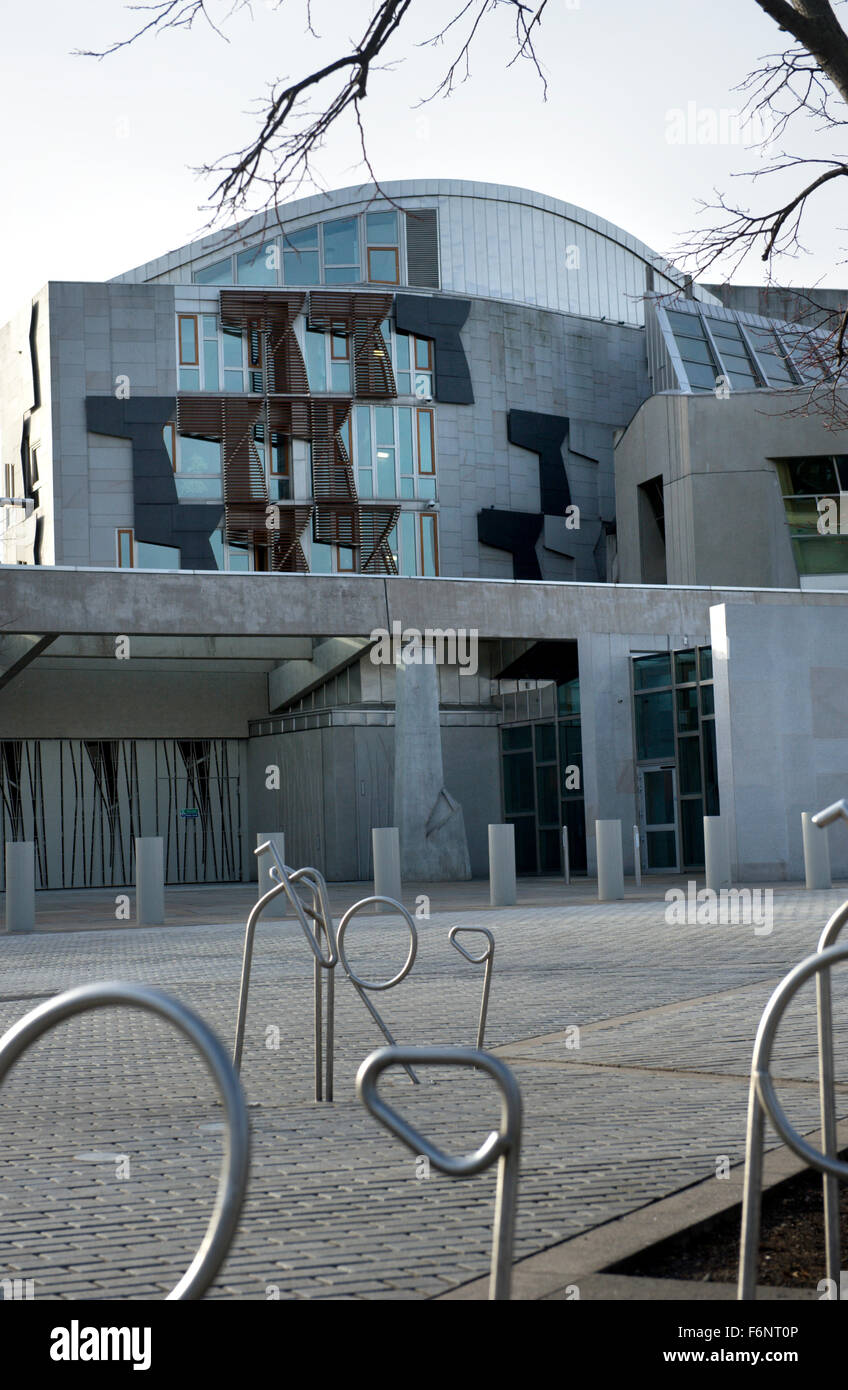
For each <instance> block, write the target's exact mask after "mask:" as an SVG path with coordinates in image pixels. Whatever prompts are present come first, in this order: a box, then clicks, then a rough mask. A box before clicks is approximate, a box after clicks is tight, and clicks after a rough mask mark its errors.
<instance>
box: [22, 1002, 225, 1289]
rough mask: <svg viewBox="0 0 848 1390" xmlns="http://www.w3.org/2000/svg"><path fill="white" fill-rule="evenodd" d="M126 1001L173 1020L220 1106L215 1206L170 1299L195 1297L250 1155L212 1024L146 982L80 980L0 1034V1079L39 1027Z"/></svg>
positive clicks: (218, 1259) (211, 1271) (210, 1270)
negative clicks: (221, 1132)
mask: <svg viewBox="0 0 848 1390" xmlns="http://www.w3.org/2000/svg"><path fill="white" fill-rule="evenodd" d="M122 1005H126V1006H127V1007H129V1008H135V1009H146V1010H147V1011H148V1012H149V1013H153V1014H158V1015H159V1016H160V1018H164V1019H166V1020H167V1022H169V1023H172V1024H173V1025H174V1027H175V1028H178V1029H179V1030H180V1032H181V1033H183V1034H184V1036H185V1037H186V1038H188V1040H189V1042H190V1043H192V1044H193V1045H194V1047H195V1048H196V1049H197V1051H198V1052H199V1053H200V1055H201V1057H202V1058H203V1061H204V1062H205V1064H206V1068H207V1070H208V1071H209V1073H210V1075H211V1077H212V1080H213V1081H214V1082H215V1085H216V1086H217V1088H218V1093H219V1095H220V1097H221V1101H222V1103H223V1106H224V1113H225V1117H226V1130H225V1134H226V1138H225V1144H224V1160H223V1164H222V1167H221V1174H220V1177H219V1179H218V1191H217V1194H216V1197H215V1206H214V1208H213V1211H212V1215H211V1217H210V1219H209V1224H208V1226H207V1228H206V1233H205V1235H204V1237H203V1240H202V1241H201V1243H200V1245H199V1247H198V1249H197V1252H196V1254H195V1256H194V1259H193V1260H192V1262H191V1264H190V1265H189V1267H188V1269H187V1270H186V1272H185V1274H184V1275H183V1276H182V1278H181V1279H180V1280H179V1281H178V1282H177V1283H176V1284H175V1285H174V1287H173V1289H172V1290H171V1292H170V1293H169V1294H168V1295H167V1298H168V1299H198V1298H202V1296H203V1294H204V1293H205V1292H206V1290H207V1289H208V1288H209V1285H210V1284H211V1283H212V1281H213V1279H214V1278H215V1276H216V1274H217V1273H218V1271H219V1269H220V1268H221V1266H222V1264H223V1263H224V1260H225V1259H226V1256H227V1252H228V1251H229V1248H230V1245H231V1243H232V1240H233V1237H234V1235H235V1233H236V1229H237V1227H238V1222H239V1217H240V1215H241V1209H242V1204H243V1202H244V1194H245V1190H246V1187H247V1174H248V1166H249V1159H250V1133H249V1128H248V1122H247V1108H246V1106H245V1103H244V1096H243V1094H242V1089H241V1086H240V1084H239V1080H238V1077H237V1076H236V1074H235V1072H234V1070H233V1068H232V1066H231V1065H230V1060H229V1058H228V1057H227V1054H226V1052H225V1051H224V1049H223V1047H222V1045H221V1043H220V1042H219V1040H218V1038H217V1037H216V1036H215V1034H214V1033H213V1032H212V1030H211V1029H210V1028H209V1027H208V1026H207V1024H205V1023H204V1022H203V1020H202V1019H200V1018H198V1016H197V1014H195V1013H193V1012H192V1010H191V1009H187V1008H186V1006H185V1005H184V1004H181V1003H180V1002H179V1001H178V1000H176V999H172V998H171V997H170V996H169V995H167V994H163V993H162V991H161V990H158V989H151V988H150V987H149V986H148V985H137V984H125V983H123V982H122V981H117V982H113V981H109V982H107V983H105V984H94V985H81V986H80V987H79V988H77V989H69V990H67V991H66V992H65V993H64V994H60V995H58V996H57V997H56V998H54V999H48V1000H47V1002H46V1003H44V1004H39V1006H38V1008H36V1009H33V1010H31V1012H30V1013H28V1014H25V1015H24V1017H23V1018H22V1019H20V1020H19V1021H18V1022H17V1023H15V1024H14V1025H13V1026H12V1027H11V1028H10V1029H9V1030H8V1032H7V1033H5V1034H4V1035H3V1037H2V1038H0V1085H2V1082H3V1079H4V1077H5V1076H6V1074H7V1073H8V1071H9V1070H10V1069H11V1067H12V1066H14V1064H15V1062H16V1061H17V1060H18V1059H19V1057H20V1056H21V1054H22V1053H23V1052H25V1051H26V1049H27V1048H28V1047H29V1046H30V1044H31V1043H34V1042H35V1041H36V1040H37V1039H38V1038H40V1037H41V1036H42V1034H43V1033H46V1032H48V1030H49V1029H51V1028H53V1027H55V1025H56V1024H57V1023H62V1022H63V1021H64V1020H65V1019H68V1018H72V1017H73V1016H74V1015H75V1014H79V1013H84V1012H85V1011H86V1010H88V1009H102V1008H112V1007H115V1006H118V1007H120V1006H122Z"/></svg>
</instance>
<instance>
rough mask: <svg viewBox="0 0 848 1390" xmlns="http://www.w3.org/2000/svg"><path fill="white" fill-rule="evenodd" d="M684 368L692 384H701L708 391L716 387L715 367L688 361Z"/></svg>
mask: <svg viewBox="0 0 848 1390" xmlns="http://www.w3.org/2000/svg"><path fill="white" fill-rule="evenodd" d="M684 369H685V371H686V376H687V378H688V381H689V385H690V386H700V387H702V388H703V389H704V390H707V391H710V390H714V389H715V384H716V369H715V367H708V366H706V365H702V364H701V363H699V362H686V363H685V364H684Z"/></svg>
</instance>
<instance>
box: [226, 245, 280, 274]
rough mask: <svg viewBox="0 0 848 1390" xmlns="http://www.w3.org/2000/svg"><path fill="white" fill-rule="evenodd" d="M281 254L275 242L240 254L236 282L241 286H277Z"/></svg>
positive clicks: (237, 262)
mask: <svg viewBox="0 0 848 1390" xmlns="http://www.w3.org/2000/svg"><path fill="white" fill-rule="evenodd" d="M279 254H280V253H279V251H278V249H277V243H276V242H275V241H269V242H266V244H265V245H264V246H251V248H250V250H249V251H242V252H240V253H239V255H237V256H236V280H237V281H238V283H239V284H240V285H276V283H277V264H278V260H279Z"/></svg>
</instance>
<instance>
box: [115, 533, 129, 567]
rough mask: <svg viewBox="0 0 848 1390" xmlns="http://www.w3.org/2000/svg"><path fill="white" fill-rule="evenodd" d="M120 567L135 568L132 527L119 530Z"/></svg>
mask: <svg viewBox="0 0 848 1390" xmlns="http://www.w3.org/2000/svg"><path fill="white" fill-rule="evenodd" d="M118 568H119V569H122V570H131V569H132V568H133V533H132V527H128V528H126V529H122V530H119V531H118Z"/></svg>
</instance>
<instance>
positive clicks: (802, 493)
mask: <svg viewBox="0 0 848 1390" xmlns="http://www.w3.org/2000/svg"><path fill="white" fill-rule="evenodd" d="M775 462H776V464H777V474H778V478H779V480H780V490H781V492H782V494H783V507H784V511H785V512H786V520H787V523H788V525H789V536H790V540H791V542H792V550H793V552H794V555H795V563H796V564H797V566H798V574H799V575H810V574H848V516H846V515H845V503H844V502H843V496H844V494H845V493H848V456H846V455H845V454H821V455H808V456H806V457H800V458H787V459H776V460H775ZM846 500H848V499H846Z"/></svg>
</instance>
